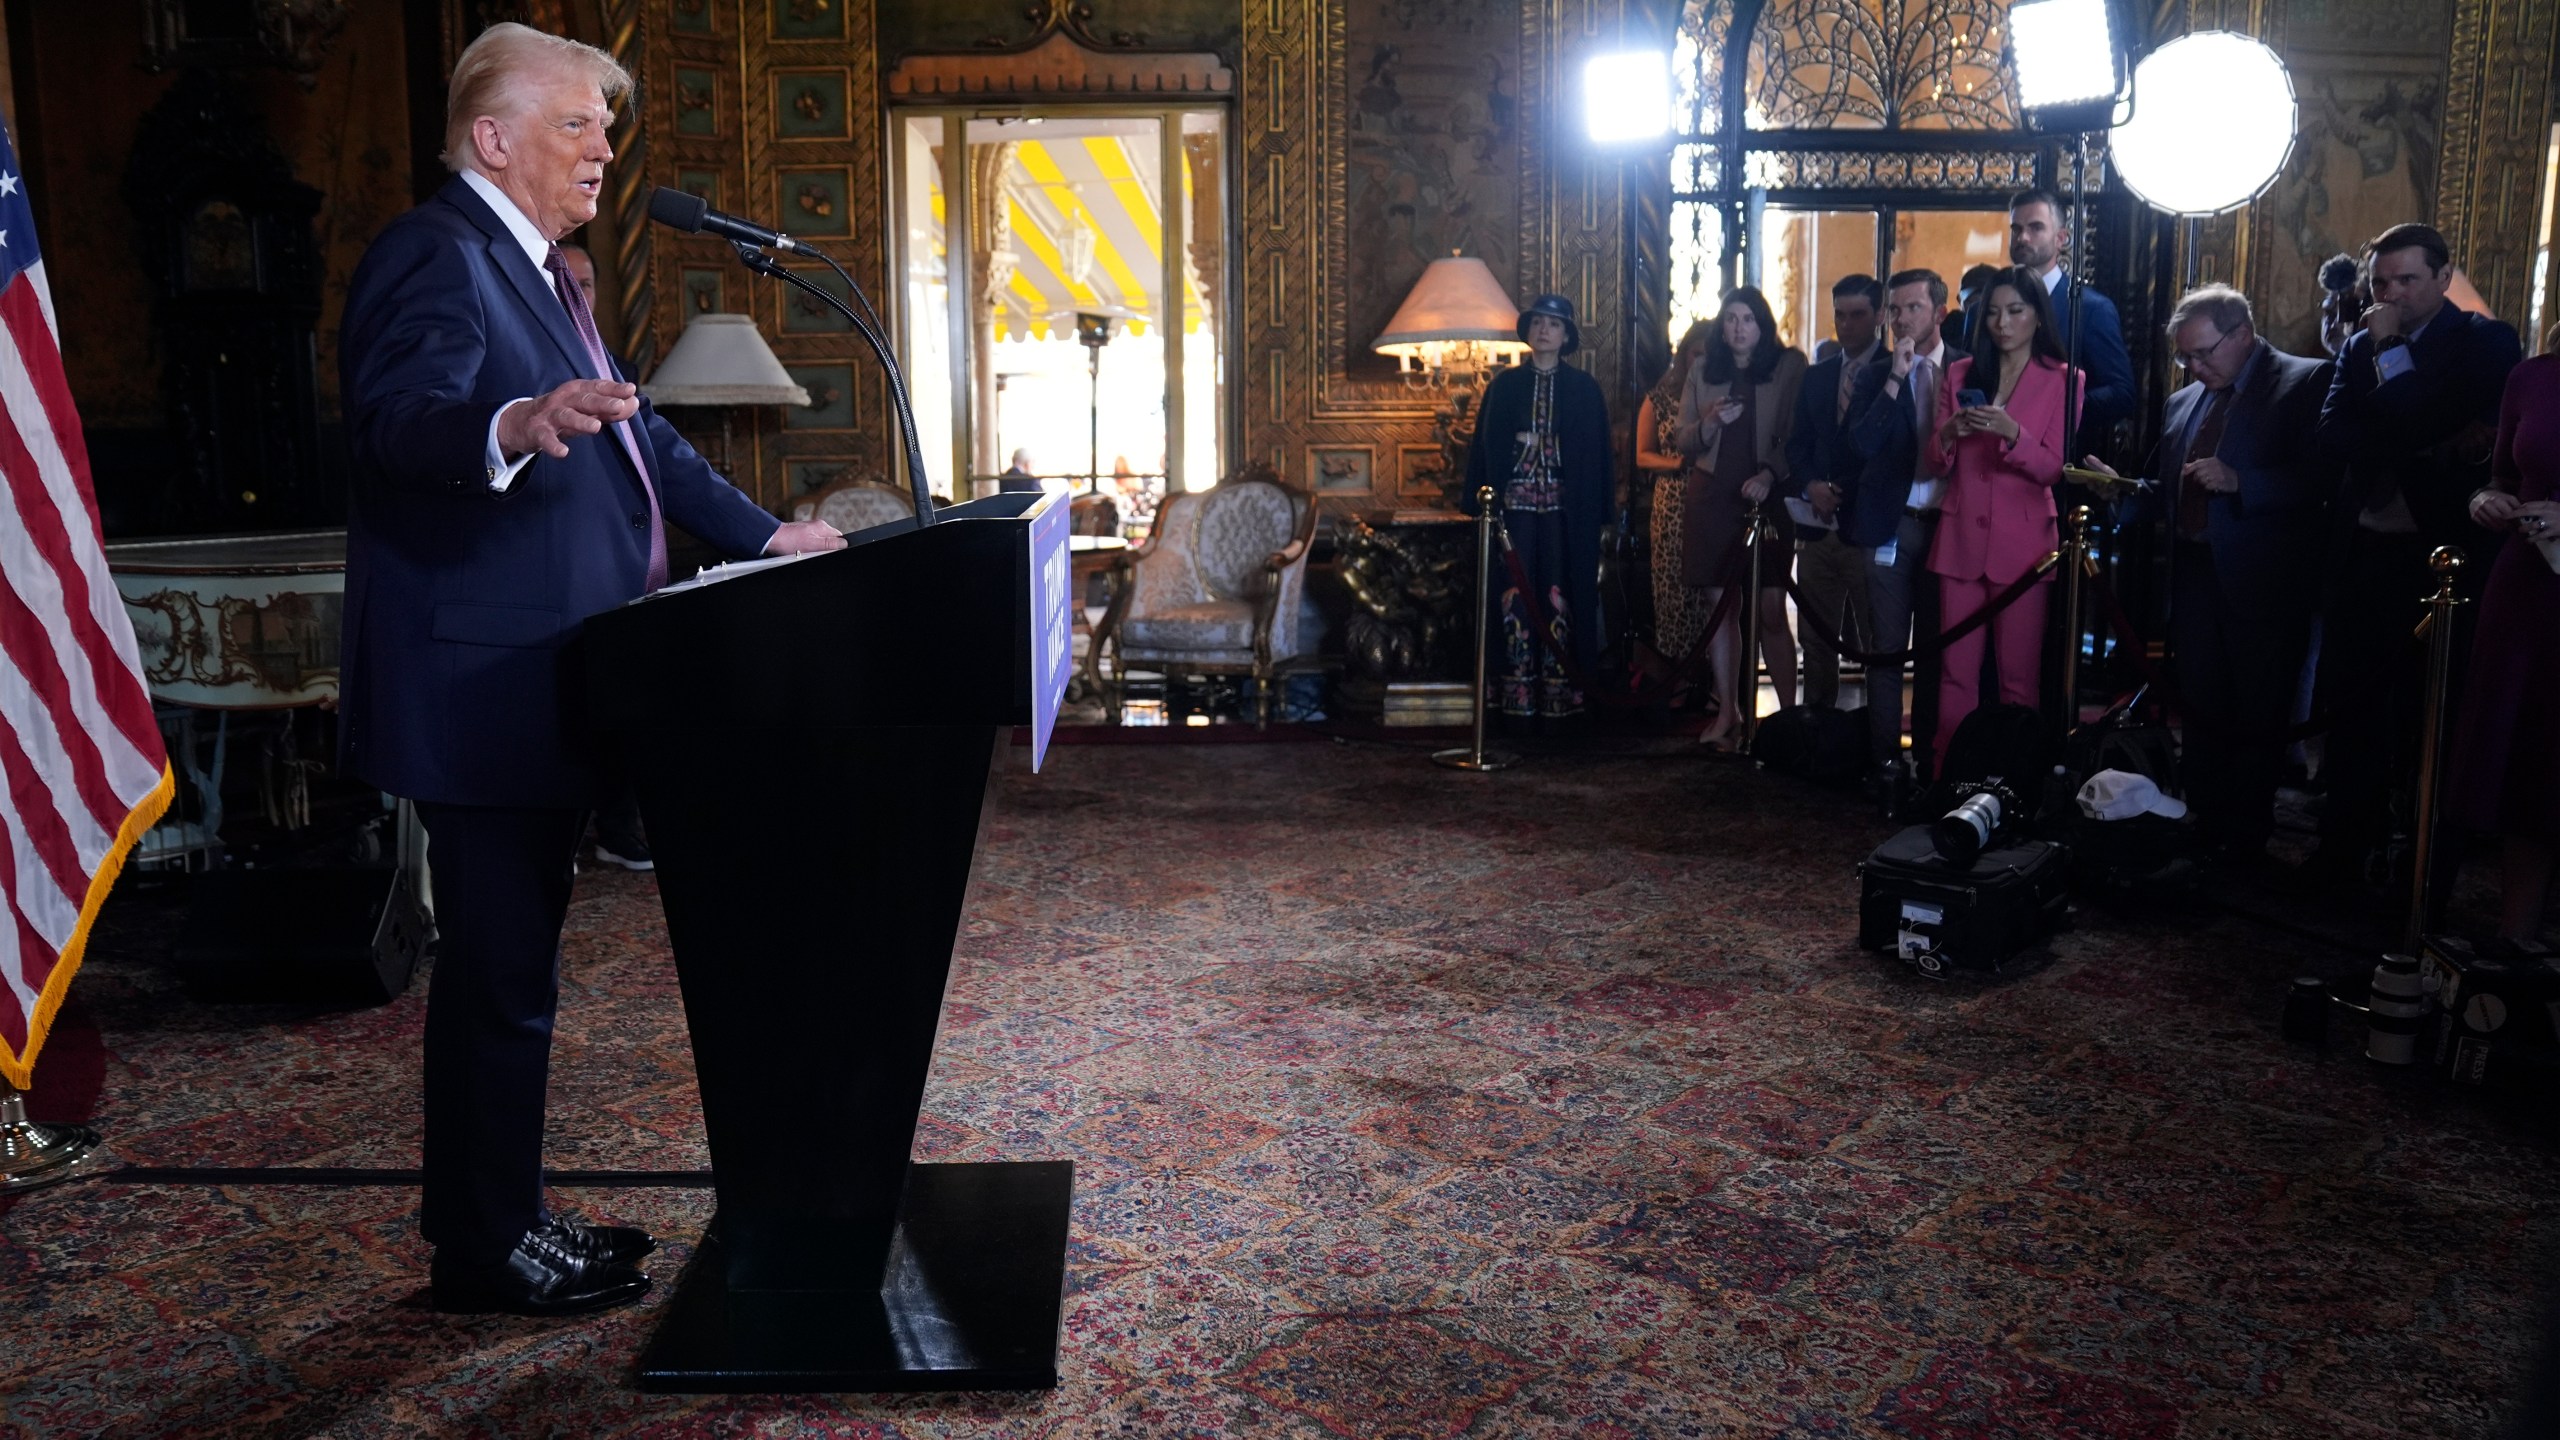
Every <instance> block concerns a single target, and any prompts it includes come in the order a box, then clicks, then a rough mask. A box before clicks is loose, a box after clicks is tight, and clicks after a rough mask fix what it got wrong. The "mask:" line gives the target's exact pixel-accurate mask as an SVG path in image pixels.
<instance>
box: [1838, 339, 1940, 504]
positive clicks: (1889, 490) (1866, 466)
mask: <svg viewBox="0 0 2560 1440" xmlns="http://www.w3.org/2000/svg"><path fill="white" fill-rule="evenodd" d="M1938 356H1939V359H1940V360H1942V361H1944V362H1946V363H1948V364H1953V363H1954V362H1955V361H1956V360H1958V359H1960V358H1962V352H1960V351H1957V350H1955V349H1953V348H1948V349H1944V350H1941V351H1939V352H1938ZM1939 373H1941V374H1943V373H1944V372H1943V371H1941V372H1939ZM1892 375H1893V365H1892V362H1891V357H1890V355H1889V354H1888V355H1887V356H1886V357H1885V358H1884V359H1882V360H1880V361H1879V363H1877V364H1874V365H1870V366H1868V367H1867V368H1866V369H1864V370H1862V371H1860V372H1859V373H1858V393H1857V394H1855V395H1853V396H1851V397H1850V399H1849V428H1848V431H1847V434H1848V440H1849V447H1850V448H1851V449H1852V450H1855V451H1856V452H1857V454H1858V457H1859V466H1858V481H1857V484H1856V485H1854V486H1852V487H1851V488H1850V490H1849V494H1848V499H1847V501H1846V502H1845V503H1844V504H1843V506H1842V510H1843V518H1842V519H1841V521H1840V538H1841V539H1842V540H1844V541H1846V542H1848V543H1849V544H1851V545H1857V546H1861V547H1863V548H1865V549H1869V550H1872V549H1874V548H1875V547H1877V546H1879V545H1882V544H1884V543H1885V542H1886V541H1888V540H1891V539H1892V538H1893V537H1894V533H1895V531H1896V529H1897V528H1898V527H1899V526H1900V525H1901V524H1902V507H1903V506H1905V505H1907V504H1909V503H1910V502H1911V477H1912V475H1913V474H1914V473H1916V472H1917V471H1918V469H1919V467H1920V441H1921V432H1920V420H1919V417H1918V415H1917V414H1916V413H1915V412H1914V411H1913V409H1912V404H1913V401H1912V399H1911V386H1910V382H1909V381H1907V380H1906V381H1905V382H1904V383H1903V385H1902V388H1901V390H1900V392H1899V393H1897V394H1895V395H1894V396H1893V397H1892V398H1890V399H1888V398H1886V396H1885V393H1884V382H1885V381H1886V380H1888V379H1890V378H1892ZM1923 403H1927V404H1935V403H1936V402H1935V401H1934V400H1927V401H1924V402H1923Z"/></svg>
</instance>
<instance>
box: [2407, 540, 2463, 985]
mask: <svg viewBox="0 0 2560 1440" xmlns="http://www.w3.org/2000/svg"><path fill="white" fill-rule="evenodd" d="M2462 566H2463V555H2462V552H2461V551H2459V550H2457V549H2455V548H2453V547H2452V546H2450V545H2439V546H2437V547H2436V549H2435V552H2434V553H2433V554H2431V555H2429V556H2427V568H2428V569H2430V570H2433V571H2435V572H2436V593H2434V594H2433V595H2430V596H2428V597H2427V598H2426V600H2425V602H2424V603H2425V605H2426V607H2427V614H2426V618H2425V619H2423V620H2420V621H2419V622H2418V638H2419V639H2421V640H2424V641H2426V642H2427V697H2426V699H2427V706H2426V716H2425V719H2424V720H2423V721H2422V722H2421V723H2420V726H2419V730H2418V816H2417V833H2416V835H2415V836H2414V837H2413V839H2412V842H2411V844H2410V847H2409V924H2408V927H2407V929H2406V930H2405V931H2404V932H2403V934H2402V936H2401V941H2402V943H2401V946H2400V948H2401V950H2402V951H2403V952H2405V953H2407V954H2411V955H2415V954H2417V953H2418V941H2419V936H2420V934H2421V933H2422V932H2423V931H2425V929H2426V926H2427V886H2428V880H2429V878H2430V872H2431V871H2432V870H2433V869H2434V865H2435V849H2436V786H2437V783H2438V781H2439V780H2440V778H2441V777H2440V776H2438V775H2437V773H2436V771H2437V769H2438V768H2439V762H2440V761H2441V760H2442V759H2443V754H2444V711H2445V696H2446V694H2447V692H2448V691H2449V689H2450V688H2451V686H2452V684H2453V607H2455V606H2456V605H2459V604H2461V603H2462V600H2461V597H2459V596H2457V595H2455V594H2454V593H2453V577H2454V575H2455V574H2456V573H2457V572H2459V571H2460V570H2461V569H2462Z"/></svg>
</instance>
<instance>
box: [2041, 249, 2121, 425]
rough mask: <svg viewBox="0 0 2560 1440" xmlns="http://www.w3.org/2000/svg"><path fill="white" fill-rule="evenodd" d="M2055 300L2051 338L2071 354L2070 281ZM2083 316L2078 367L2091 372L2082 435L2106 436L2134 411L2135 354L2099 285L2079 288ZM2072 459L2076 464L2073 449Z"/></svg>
mask: <svg viewBox="0 0 2560 1440" xmlns="http://www.w3.org/2000/svg"><path fill="white" fill-rule="evenodd" d="M2050 299H2051V300H2052V302H2053V338H2054V339H2056V340H2058V341H2060V342H2061V343H2062V353H2063V354H2065V355H2069V354H2070V353H2071V328H2072V320H2071V286H2070V283H2069V282H2068V281H2067V280H2066V281H2065V282H2064V283H2063V285H2062V287H2061V288H2060V289H2059V290H2057V291H2055V292H2054V293H2053V295H2052V296H2051V297H2050ZM2080 318H2081V319H2082V320H2083V321H2084V322H2086V325H2087V328H2086V329H2085V330H2084V331H2082V332H2081V336H2080V358H2079V361H2078V363H2079V366H2080V369H2081V372H2082V373H2083V374H2085V375H2087V376H2088V377H2089V378H2088V385H2089V393H2088V395H2087V396H2086V397H2085V398H2083V399H2082V400H2081V402H2080V434H2081V437H2082V439H2083V441H2084V442H2086V441H2087V440H2088V439H2089V437H2092V436H2097V435H2102V434H2104V433H2105V432H2106V429H2107V427H2108V426H2110V425H2113V424H2115V423H2116V422H2117V421H2119V420H2122V419H2124V418H2125V417H2127V416H2129V415H2131V414H2132V413H2133V355H2132V353H2131V352H2130V351H2128V350H2126V349H2125V344H2124V317H2123V316H2121V315H2119V314H2118V313H2117V312H2116V302H2114V301H2113V300H2110V299H2108V298H2107V297H2106V296H2104V295H2101V294H2099V293H2098V291H2097V290H2096V289H2095V288H2092V287H2083V288H2082V289H2081V291H2080ZM2072 463H2073V464H2075V465H2076V464H2078V463H2079V457H2078V456H2077V455H2076V454H2075V455H2074V456H2073V457H2072Z"/></svg>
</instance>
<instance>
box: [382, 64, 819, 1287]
mask: <svg viewBox="0 0 2560 1440" xmlns="http://www.w3.org/2000/svg"><path fill="white" fill-rule="evenodd" d="M630 86H631V81H630V77H629V76H628V75H627V74H625V73H624V72H623V70H622V68H621V67H620V66H618V65H616V64H615V63H614V62H613V60H612V58H611V57H610V56H607V55H605V54H604V53H603V52H602V51H599V50H595V49H593V48H591V47H588V46H584V45H578V44H574V43H573V42H570V41H566V40H562V39H559V38H557V37H554V36H549V35H544V34H542V33H540V32H539V31H535V30H531V29H527V28H526V27H524V26H521V25H512V24H503V25H497V26H493V27H491V28H490V29H489V30H488V31H487V32H485V33H484V34H482V35H481V37H480V38H479V39H478V40H475V41H474V42H472V44H471V46H470V47H469V48H468V49H466V50H465V51H464V52H463V54H462V57H461V60H460V61H459V63H458V64H456V66H455V67H454V75H453V85H452V90H451V92H450V94H449V96H448V101H447V123H446V134H445V141H446V150H445V163H446V164H447V165H448V166H450V167H451V168H453V169H454V170H455V171H456V172H457V173H456V176H455V178H454V179H453V180H452V181H451V182H450V183H448V184H447V185H446V186H445V188H444V189H443V190H442V191H440V192H439V193H438V194H437V195H436V196H435V197H434V198H433V199H431V200H429V201H428V202H426V203H425V204H423V205H420V206H419V207H418V208H417V209H415V210H412V211H410V212H409V213H408V214H406V215H403V216H402V217H400V218H399V219H397V220H395V221H393V222H392V223H391V224H390V225H389V226H388V227H387V228H386V229H385V230H384V231H383V233H382V234H381V236H380V237H379V238H377V239H376V240H375V241H374V243H373V247H372V249H371V250H369V251H368V252H367V253H366V255H365V258H364V261H363V263H362V264H361V265H360V266H358V267H357V270H356V274H355V278H354V281H353V283H352V285H351V286H350V288H349V290H348V295H347V305H346V319H345V324H344V330H343V332H342V338H341V373H342V380H343V387H342V388H343V393H344V395H345V398H346V409H347V429H348V434H349V437H350V442H351V445H352V448H353V451H354V459H355V467H354V470H355V477H356V478H355V484H354V490H353V494H352V496H351V497H350V499H351V503H350V507H349V516H348V525H347V605H346V634H345V643H344V663H343V669H342V693H341V695H340V700H339V715H340V735H341V759H342V761H343V763H344V764H345V766H346V767H347V768H348V769H349V770H350V771H351V772H352V773H354V774H356V775H359V776H362V777H363V778H364V779H365V780H366V781H368V782H370V783H372V784H374V785H377V786H379V787H381V788H382V789H384V790H386V791H389V792H390V793H392V794H395V795H401V796H405V797H407V798H409V799H411V800H413V801H415V802H416V803H417V810H418V815H419V817H420V819H421V820H423V821H424V822H425V825H426V829H427V835H428V841H429V844H430V846H431V860H432V864H433V865H434V867H435V872H434V873H435V879H436V900H437V905H436V922H437V930H438V940H437V949H436V964H435V974H434V978H433V980H432V982H431V989H430V991H429V994H428V999H427V1033H426V1147H425V1167H426V1189H425V1203H424V1229H425V1231H426V1235H427V1238H428V1239H429V1240H430V1241H432V1242H433V1243H434V1245H435V1263H434V1269H433V1281H434V1298H435V1303H436V1305H437V1306H438V1308H441V1309H447V1310H459V1311H513V1312H517V1313H524V1314H558V1313H565V1312H569V1311H575V1310H584V1309H592V1308H596V1307H598V1306H602V1305H610V1304H616V1303H619V1302H622V1301H625V1300H630V1299H633V1298H636V1297H637V1296H638V1295H639V1294H640V1293H641V1292H642V1291H644V1290H645V1289H646V1288H647V1286H648V1279H647V1277H646V1276H644V1275H642V1274H641V1273H640V1271H639V1269H638V1268H637V1261H638V1260H639V1259H640V1257H641V1256H643V1255H645V1254H646V1253H648V1251H649V1250H650V1249H652V1248H653V1247H654V1244H655V1242H654V1241H652V1240H650V1239H649V1237H648V1236H646V1235H644V1234H642V1233H641V1232H639V1231H637V1230H631V1229H624V1228H615V1227H603V1226H590V1225H581V1224H578V1223H576V1222H573V1221H570V1220H568V1219H566V1218H564V1217H559V1216H552V1215H548V1214H546V1213H545V1212H544V1210H543V1208H542V1125H543V1094H544V1087H545V1083H546V1079H547V1074H548V1068H549V1062H550V1046H551V1022H552V1014H553V1011H554V1009H555V1007H556V1005H557V1001H558V993H559V954H560V952H559V942H560V927H561V922H562V920H563V919H564V917H565V915H566V912H567V906H568V901H569V885H570V874H571V863H570V861H571V856H572V855H573V853H574V852H575V849H576V846H577V843H578V839H579V836H580V834H581V832H582V831H583V830H584V828H585V823H586V810H587V807H588V806H589V805H590V804H591V803H592V801H593V798H594V792H595V776H594V773H593V769H592V765H591V763H590V757H589V755H588V753H587V746H586V744H585V742H584V737H583V736H582V734H581V730H580V721H579V716H578V713H577V711H578V694H577V685H576V678H575V677H576V669H577V667H576V662H575V660H574V659H573V658H571V655H572V652H571V648H570V647H571V642H572V641H573V640H574V639H575V638H576V636H577V633H578V629H579V627H580V625H581V623H582V622H583V621H584V620H585V619H586V617H588V616H589V615H593V614H595V613H597V612H599V611H602V610H607V609H610V608H612V607H614V606H617V605H620V604H623V603H625V602H626V601H630V600H633V599H636V598H638V597H639V596H641V595H643V594H646V593H647V592H649V591H650V590H653V589H655V588H657V587H658V586H660V585H662V584H664V583H665V582H666V578H667V575H666V563H667V562H666V540H665V535H664V528H663V525H664V522H663V520H662V518H661V517H662V516H663V517H664V519H666V520H673V521H675V522H676V523H679V524H681V525H683V526H684V527H685V528H686V529H687V530H688V531H690V532H692V533H693V534H695V535H698V536H700V537H701V538H702V539H703V540H705V541H707V542H709V543H710V544H711V545H713V546H714V547H716V548H718V549H720V550H722V551H724V552H726V553H728V554H730V555H735V556H750V555H757V554H785V553H794V552H798V551H801V550H811V549H832V548H836V547H838V546H841V545H842V544H843V540H842V539H841V537H839V536H837V535H836V534H835V532H834V531H833V530H832V529H831V528H829V527H826V526H823V525H816V524H809V523H802V524H797V525H781V524H778V523H777V522H776V521H775V520H774V518H773V517H772V516H771V515H768V514H766V513H765V512H764V511H762V510H761V509H759V508H757V506H756V505H755V504H754V502H752V501H750V500H749V499H747V497H746V496H744V495H742V494H740V493H739V492H738V491H737V490H736V489H735V488H733V487H731V486H730V485H729V484H728V482H726V481H725V480H723V479H721V478H720V477H719V476H718V475H716V474H713V473H712V471H711V468H710V467H709V466H708V465H706V464H705V463H703V460H702V458H701V457H700V456H698V455H696V454H695V453H694V452H693V450H692V448H691V447H690V446H688V445H686V444H685V443H684V441H683V440H681V439H680V438H678V437H677V435H676V433H675V431H674V430H673V429H672V428H671V427H669V426H668V424H667V423H666V422H665V421H664V420H662V419H660V418H658V416H657V415H656V414H655V413H654V412H653V411H652V410H651V409H650V407H649V405H648V402H646V401H645V400H642V399H641V398H639V395H638V392H637V391H636V390H635V389H634V388H633V387H632V386H631V385H630V384H629V383H627V382H625V381H624V380H623V378H622V377H621V375H620V373H619V371H618V370H617V369H616V367H615V366H614V364H613V362H612V360H611V359H610V358H609V357H608V356H607V355H606V353H605V350H604V346H603V343H602V341H601V340H600V339H599V337H598V336H597V333H596V329H595V324H594V318H593V316H592V314H591V313H590V312H589V310H588V307H587V303H586V297H585V294H584V292H582V291H581V290H579V288H578V287H577V285H576V284H575V282H574V281H573V280H571V279H570V277H569V272H568V270H567V267H566V264H565V262H564V261H563V260H562V258H561V255H560V251H559V248H558V243H557V242H558V241H559V240H560V239H561V238H562V237H564V236H566V235H567V234H568V233H569V232H570V231H571V230H573V229H575V228H576V227H577V226H579V225H581V224H584V223H585V222H586V221H587V220H589V219H592V218H593V217H594V215H595V213H596V204H597V197H598V194H599V192H600V191H601V189H602V187H603V180H604V165H605V162H606V161H607V160H609V159H611V158H612V154H613V152H612V148H611V146H610V145H609V144H608V143H607V141H606V131H607V130H608V128H609V127H610V125H611V124H612V112H611V110H610V109H609V108H608V107H609V105H610V104H611V103H612V101H613V100H615V99H617V98H619V97H620V96H622V95H624V94H626V93H628V91H629V90H630Z"/></svg>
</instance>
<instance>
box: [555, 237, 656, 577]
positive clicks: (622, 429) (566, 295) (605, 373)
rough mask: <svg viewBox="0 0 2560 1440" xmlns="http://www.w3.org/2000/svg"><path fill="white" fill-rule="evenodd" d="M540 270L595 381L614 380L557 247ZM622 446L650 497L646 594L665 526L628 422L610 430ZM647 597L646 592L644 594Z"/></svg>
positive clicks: (592, 320)
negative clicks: (547, 278) (582, 343)
mask: <svg viewBox="0 0 2560 1440" xmlns="http://www.w3.org/2000/svg"><path fill="white" fill-rule="evenodd" d="M542 268H543V269H545V270H548V271H550V272H551V288H552V289H554V290H556V291H558V292H559V294H560V303H561V304H563V305H565V306H567V307H569V323H570V324H571V325H573V326H575V327H576V328H577V331H578V338H579V339H580V340H582V341H585V342H586V346H587V363H588V364H589V365H592V366H594V367H595V372H596V378H597V379H599V380H610V379H612V378H613V364H612V362H611V361H609V360H607V359H605V354H604V340H603V338H602V337H600V336H598V335H597V334H596V317H595V313H594V312H593V311H591V310H589V309H588V308H587V292H586V290H585V289H584V288H583V287H581V286H580V285H579V284H578V282H577V281H576V280H575V279H573V278H572V277H571V276H570V274H569V263H568V262H567V261H565V260H563V259H561V258H560V247H559V246H557V245H554V246H552V247H551V253H550V254H549V255H546V256H544V257H543V260H542ZM613 433H614V436H615V438H616V439H619V440H620V441H621V442H622V450H623V453H624V454H626V455H629V456H630V457H631V463H632V465H633V466H634V467H635V468H637V469H638V470H639V472H640V490H641V493H643V494H645V495H647V496H648V497H649V590H650V591H655V590H657V589H658V588H659V587H661V586H663V585H665V584H666V583H667V524H666V517H665V516H663V515H662V514H660V513H659V511H658V487H657V485H656V484H654V483H653V482H652V481H651V480H650V479H649V465H648V462H647V461H645V460H643V459H641V458H640V442H639V440H638V439H637V438H636V437H634V436H633V435H632V433H631V422H630V421H628V420H623V421H617V422H615V424H614V427H613ZM644 593H646V592H644Z"/></svg>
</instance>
